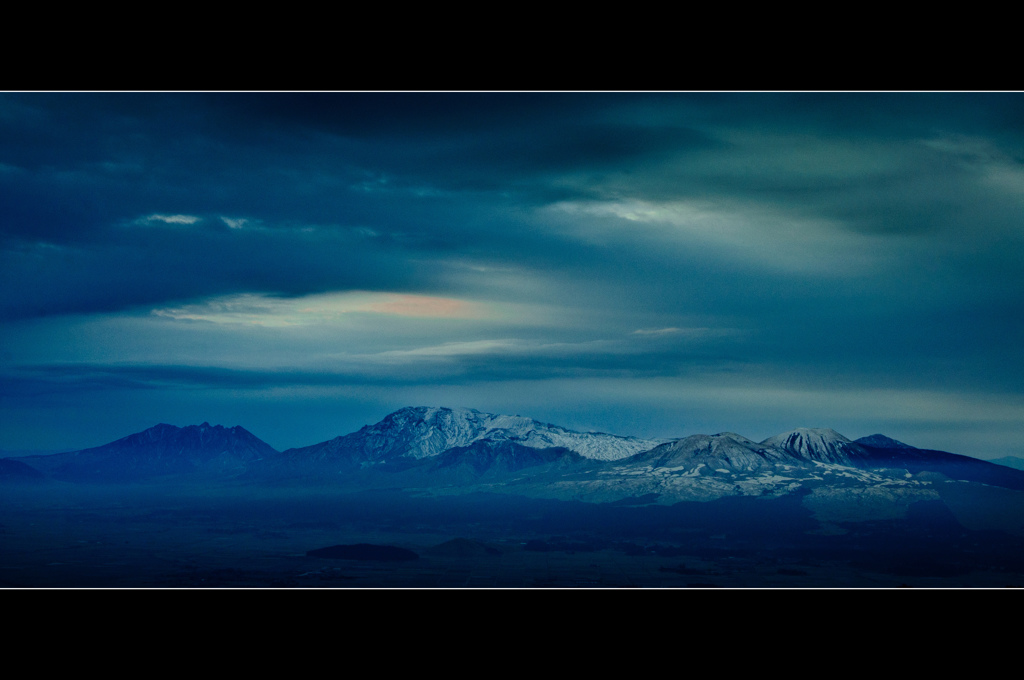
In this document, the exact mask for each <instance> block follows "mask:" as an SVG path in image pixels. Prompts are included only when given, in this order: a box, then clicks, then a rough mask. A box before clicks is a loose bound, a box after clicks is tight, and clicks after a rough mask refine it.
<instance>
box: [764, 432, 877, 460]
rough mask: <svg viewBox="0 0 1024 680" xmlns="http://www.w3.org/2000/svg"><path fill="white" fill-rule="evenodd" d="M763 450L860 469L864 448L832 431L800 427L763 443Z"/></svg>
mask: <svg viewBox="0 0 1024 680" xmlns="http://www.w3.org/2000/svg"><path fill="white" fill-rule="evenodd" d="M761 446H766V447H771V448H775V449H779V450H780V451H784V452H786V453H787V454H789V455H790V456H792V457H794V458H797V459H799V460H803V461H807V462H813V461H817V462H819V463H833V464H836V465H856V464H857V463H856V459H857V457H858V456H862V455H863V453H864V450H863V448H862V447H861V446H860V445H858V444H855V443H854V442H851V441H850V440H849V439H847V438H846V437H844V436H843V435H841V434H839V433H838V432H836V431H835V430H832V429H829V428H808V427H799V428H797V429H795V430H793V431H792V432H785V433H783V434H777V435H775V436H774V437H769V438H768V439H765V440H764V441H763V442H761Z"/></svg>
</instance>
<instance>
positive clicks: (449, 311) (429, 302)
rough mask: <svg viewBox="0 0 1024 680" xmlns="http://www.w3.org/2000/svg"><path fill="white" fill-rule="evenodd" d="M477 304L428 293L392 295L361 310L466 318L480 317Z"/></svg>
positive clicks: (400, 314) (397, 314) (401, 314)
mask: <svg viewBox="0 0 1024 680" xmlns="http://www.w3.org/2000/svg"><path fill="white" fill-rule="evenodd" d="M475 307H476V305H473V304H472V303H469V302H466V301H465V300H456V299H454V298H441V297H429V296H426V295H390V296H388V299H386V300H382V301H380V302H371V303H369V304H367V305H365V306H364V307H363V308H362V309H361V310H360V311H367V312H376V313H378V314H394V315H396V316H424V317H434V318H445V319H466V318H475V317H479V316H480V314H479V312H478V310H476V309H475Z"/></svg>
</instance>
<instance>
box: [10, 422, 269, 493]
mask: <svg viewBox="0 0 1024 680" xmlns="http://www.w3.org/2000/svg"><path fill="white" fill-rule="evenodd" d="M277 455H279V454H278V452H277V451H276V450H275V449H273V448H272V447H271V446H270V445H269V444H267V443H266V442H264V441H262V440H261V439H259V438H258V437H256V436H255V435H254V434H252V433H251V432H249V431H248V430H246V429H245V428H242V427H231V428H227V427H223V426H221V425H210V424H209V423H203V424H202V425H189V426H187V427H175V426H174V425H168V424H166V423H160V424H159V425H155V426H153V427H151V428H149V429H147V430H143V431H142V432H137V433H135V434H133V435H129V436H127V437H124V438H123V439H118V440H117V441H114V442H111V443H109V444H104V445H103V446H97V447H94V448H91V449H83V450H81V451H70V452H68V453H57V454H52V455H48V456H28V457H26V458H24V459H22V460H24V461H25V462H26V463H28V464H29V465H31V466H32V467H34V468H36V469H38V470H40V471H42V472H44V473H46V474H48V475H50V476H52V477H55V478H57V479H66V480H73V481H90V480H91V481H130V480H139V479H145V478H149V477H159V476H164V475H175V474H188V473H197V472H198V473H208V474H217V475H224V474H232V473H240V472H242V471H244V470H245V469H246V468H247V467H248V465H249V464H251V463H253V462H255V461H257V460H261V459H264V458H270V457H273V456H277Z"/></svg>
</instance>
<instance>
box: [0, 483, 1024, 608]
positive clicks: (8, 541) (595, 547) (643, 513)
mask: <svg viewBox="0 0 1024 680" xmlns="http://www.w3.org/2000/svg"><path fill="white" fill-rule="evenodd" d="M453 539H466V540H453ZM360 543H367V544H375V545H390V546H398V547H401V548H406V549H409V550H412V551H414V552H415V553H417V554H418V555H419V558H418V559H416V560H413V561H407V562H382V561H374V560H342V559H328V558H315V557H309V556H307V555H306V553H307V551H310V550H314V549H318V548H323V547H327V546H331V545H337V544H360ZM0 547H2V551H0V587H4V588H95V587H102V588H205V587H221V588H364V587H385V588H406V587H411V588H456V587H457V588H463V587H468V588H474V587H484V588H539V587H561V588H602V587H605V588H620V587H646V588H694V587H696V588H716V587H717V588H722V587H724V588H818V587H878V588H895V587H903V586H910V587H919V588H920V587H938V588H949V587H997V588H1002V587H1008V586H1010V587H1019V586H1024V540H1022V539H1021V538H1019V537H1016V536H1013V535H1010V534H1008V533H1003V532H997V531H981V530H973V529H967V528H965V527H964V526H963V525H962V524H961V523H960V522H959V521H957V520H956V518H955V517H954V516H953V515H952V514H951V513H950V512H949V510H948V509H947V508H946V506H944V505H943V504H942V503H941V502H939V501H930V502H924V503H919V504H917V505H915V506H914V508H913V510H912V511H911V512H909V513H908V514H907V517H906V518H905V519H904V520H898V521H897V520H877V521H867V522H857V523H843V522H831V521H830V522H828V523H822V522H819V521H818V520H817V519H815V518H814V517H813V513H812V512H811V510H809V509H808V508H807V507H806V506H805V505H804V503H803V502H802V499H801V497H800V496H798V495H793V496H787V497H782V498H776V499H770V500H769V499H750V498H747V499H721V500H720V501H714V502H707V503H680V504H677V505H674V506H670V507H666V506H657V505H634V506H631V505H623V504H614V505H613V504H590V503H578V502H564V501H553V500H538V499H527V498H521V497H512V496H500V495H493V494H473V495H467V496H452V497H444V498H419V497H415V496H411V495H409V494H406V493H403V492H400V491H397V490H391V491H387V490H384V491H374V492H362V493H349V494H338V493H328V492H325V491H323V490H300V489H276V490H266V489H253V488H246V487H235V488H227V489H225V488H206V489H203V488H194V487H188V488H182V487H179V488H171V487H158V486H144V485H137V486H132V487H120V488H117V489H113V488H109V487H87V486H75V487H71V486H66V487H64V486H62V487H61V488H59V489H58V488H49V489H47V490H45V491H41V490H40V489H39V488H31V487H26V488H9V489H4V495H3V497H2V499H0Z"/></svg>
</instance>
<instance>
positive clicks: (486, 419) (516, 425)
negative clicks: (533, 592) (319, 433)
mask: <svg viewBox="0 0 1024 680" xmlns="http://www.w3.org/2000/svg"><path fill="white" fill-rule="evenodd" d="M482 440H487V441H509V442H513V443H515V444H518V445H520V446H524V447H529V448H533V449H546V448H555V447H561V448H565V449H568V450H570V451H573V452H574V453H577V454H579V455H580V456H582V457H584V458H591V459H595V460H620V459H623V458H628V457H629V456H633V455H635V454H637V453H640V452H641V451H646V450H648V449H651V448H653V447H655V446H657V445H658V444H661V443H662V441H661V440H652V439H639V438H636V437H619V436H616V435H611V434H605V433H602V432H574V431H572V430H567V429H565V428H563V427H559V426H557V425H551V424H548V423H541V422H538V421H536V420H532V419H530V418H524V417H522V416H506V415H495V414H492V413H481V412H480V411H477V410H476V409H471V408H442V407H426V406H419V407H408V408H403V409H400V410H398V411H395V412H394V413H392V414H391V415H389V416H387V417H385V418H384V419H383V420H381V421H380V422H379V423H377V424H375V425H367V426H365V427H363V428H362V429H360V430H359V431H358V432H353V433H352V434H347V435H344V436H341V437H335V438H334V439H332V440H330V441H326V442H321V443H320V444H314V445H313V446H307V447H303V448H299V449H289V450H287V451H285V455H286V456H287V457H289V458H290V459H292V460H323V459H330V458H342V459H347V460H351V461H353V462H359V463H363V464H373V463H378V462H383V461H393V460H395V459H397V458H402V459H413V460H419V459H423V458H432V457H434V456H438V455H440V454H441V453H444V452H445V451H448V450H450V449H453V448H457V447H467V446H470V445H471V444H473V443H474V442H478V441H482Z"/></svg>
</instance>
